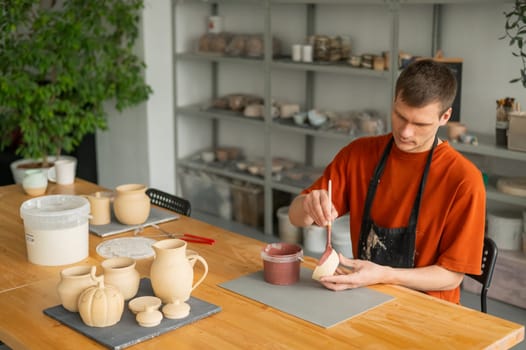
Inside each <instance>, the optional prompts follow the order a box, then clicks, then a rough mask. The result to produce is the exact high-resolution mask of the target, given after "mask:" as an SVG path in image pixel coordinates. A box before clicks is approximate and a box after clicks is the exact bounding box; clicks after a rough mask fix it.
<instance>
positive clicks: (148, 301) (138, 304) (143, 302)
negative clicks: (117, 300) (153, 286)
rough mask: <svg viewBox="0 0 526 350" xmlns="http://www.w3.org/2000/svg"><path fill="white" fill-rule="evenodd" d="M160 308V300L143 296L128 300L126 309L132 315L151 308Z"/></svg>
mask: <svg viewBox="0 0 526 350" xmlns="http://www.w3.org/2000/svg"><path fill="white" fill-rule="evenodd" d="M160 306H161V299H159V298H157V297H154V296H149V295H147V296H143V297H137V298H135V299H132V300H130V302H129V303H128V308H129V309H130V310H131V311H132V312H133V313H134V314H136V313H139V312H142V311H146V309H147V308H150V307H152V308H153V309H154V310H158V309H159V307H160Z"/></svg>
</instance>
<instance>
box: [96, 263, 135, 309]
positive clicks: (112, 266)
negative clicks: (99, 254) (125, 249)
mask: <svg viewBox="0 0 526 350" xmlns="http://www.w3.org/2000/svg"><path fill="white" fill-rule="evenodd" d="M101 265H102V270H103V272H104V281H105V283H106V284H111V285H112V286H114V287H117V288H118V289H119V290H120V291H121V293H122V296H123V298H124V300H129V299H131V298H133V297H134V296H135V295H136V294H137V291H138V290H139V283H140V280H141V276H140V275H139V271H137V270H136V269H135V260H134V259H132V258H127V257H116V258H110V259H106V260H104V261H103V262H102V263H101Z"/></svg>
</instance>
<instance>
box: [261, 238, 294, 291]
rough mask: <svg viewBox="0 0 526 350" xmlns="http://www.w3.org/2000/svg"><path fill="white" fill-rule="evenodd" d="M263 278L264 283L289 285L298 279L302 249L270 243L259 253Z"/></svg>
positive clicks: (291, 245) (285, 244) (284, 244)
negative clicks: (261, 260)
mask: <svg viewBox="0 0 526 350" xmlns="http://www.w3.org/2000/svg"><path fill="white" fill-rule="evenodd" d="M261 258H262V259H263V276H264V279H265V281H266V282H268V283H271V284H278V285H289V284H294V283H296V282H298V280H299V279H300V263H301V261H302V258H303V249H302V248H301V246H300V245H298V244H292V243H272V244H268V245H267V246H266V247H265V248H263V250H262V251H261Z"/></svg>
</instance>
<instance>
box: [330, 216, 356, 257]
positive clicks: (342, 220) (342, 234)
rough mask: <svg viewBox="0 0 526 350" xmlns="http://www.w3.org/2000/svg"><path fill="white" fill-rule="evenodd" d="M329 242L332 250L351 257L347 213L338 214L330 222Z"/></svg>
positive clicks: (349, 227)
mask: <svg viewBox="0 0 526 350" xmlns="http://www.w3.org/2000/svg"><path fill="white" fill-rule="evenodd" d="M331 244H332V247H333V248H334V250H336V251H337V252H338V253H342V254H343V256H345V257H347V258H352V257H353V254H352V244H351V226H350V220H349V215H348V214H347V215H344V216H340V217H339V218H337V219H336V220H334V223H333V224H332V235H331Z"/></svg>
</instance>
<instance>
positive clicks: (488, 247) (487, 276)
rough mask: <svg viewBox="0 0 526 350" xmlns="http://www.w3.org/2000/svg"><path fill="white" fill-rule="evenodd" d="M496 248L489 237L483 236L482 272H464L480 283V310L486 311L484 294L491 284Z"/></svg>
mask: <svg viewBox="0 0 526 350" xmlns="http://www.w3.org/2000/svg"><path fill="white" fill-rule="evenodd" d="M497 255H498V249H497V245H496V244H495V242H494V241H493V240H492V239H491V238H489V237H484V248H483V250H482V274H480V275H473V274H466V276H468V277H471V278H473V279H474V280H476V281H477V282H480V283H481V284H482V289H481V291H480V310H481V311H482V312H484V313H486V312H487V307H486V295H487V294H488V289H489V286H490V285H491V278H492V277H493V270H494V269H495V263H496V262H497Z"/></svg>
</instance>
